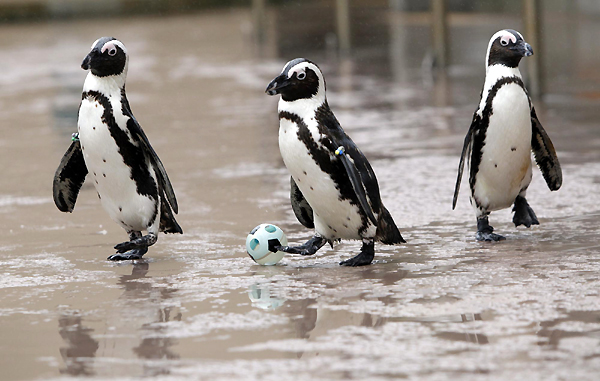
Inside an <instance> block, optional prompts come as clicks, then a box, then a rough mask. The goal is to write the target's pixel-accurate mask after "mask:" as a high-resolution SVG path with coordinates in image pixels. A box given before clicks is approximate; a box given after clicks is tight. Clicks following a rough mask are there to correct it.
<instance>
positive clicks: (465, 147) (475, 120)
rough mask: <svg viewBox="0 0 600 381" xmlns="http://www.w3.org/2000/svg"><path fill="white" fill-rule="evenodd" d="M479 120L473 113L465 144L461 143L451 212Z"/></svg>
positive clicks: (454, 205)
mask: <svg viewBox="0 0 600 381" xmlns="http://www.w3.org/2000/svg"><path fill="white" fill-rule="evenodd" d="M480 120H481V119H480V118H479V116H478V115H477V113H475V115H474V116H473V121H472V122H471V126H470V127H469V131H467V136H465V142H464V143H463V148H462V153H461V154H460V162H459V163H458V175H457V176H456V185H455V186H454V198H453V199H452V210H454V208H456V201H457V200H458V192H459V191H460V182H461V181H462V175H463V170H464V168H465V159H466V158H467V156H468V155H469V152H470V151H471V149H470V148H471V143H472V142H473V134H474V133H475V131H476V130H477V128H478V127H479V121H480Z"/></svg>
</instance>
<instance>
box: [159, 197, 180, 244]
mask: <svg viewBox="0 0 600 381" xmlns="http://www.w3.org/2000/svg"><path fill="white" fill-rule="evenodd" d="M160 198H161V200H160V201H161V202H160V227H159V230H160V231H161V232H164V233H173V234H176V233H178V234H183V229H181V226H179V224H178V223H177V221H176V220H175V216H174V215H173V211H172V210H171V206H170V205H169V203H168V202H167V200H166V199H165V197H164V195H163V194H161V196H160Z"/></svg>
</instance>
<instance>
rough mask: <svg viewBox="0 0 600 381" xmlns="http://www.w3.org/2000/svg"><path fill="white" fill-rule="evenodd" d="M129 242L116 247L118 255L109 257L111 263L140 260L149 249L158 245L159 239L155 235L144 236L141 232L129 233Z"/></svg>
mask: <svg viewBox="0 0 600 381" xmlns="http://www.w3.org/2000/svg"><path fill="white" fill-rule="evenodd" d="M129 239H130V240H129V241H126V242H121V243H119V244H117V245H115V250H117V253H116V254H113V255H111V256H109V257H108V258H107V259H108V260H109V261H127V260H130V259H140V258H142V256H143V255H144V254H146V253H147V252H148V247H149V246H152V245H154V244H155V243H156V241H157V239H158V237H157V236H156V234H154V233H148V235H145V236H142V234H141V233H140V232H131V233H129Z"/></svg>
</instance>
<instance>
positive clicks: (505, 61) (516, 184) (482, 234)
mask: <svg viewBox="0 0 600 381" xmlns="http://www.w3.org/2000/svg"><path fill="white" fill-rule="evenodd" d="M532 54H533V49H532V48H531V46H530V45H529V44H528V43H527V42H525V40H524V39H523V36H522V35H521V34H520V33H519V32H517V31H515V30H512V29H507V30H501V31H499V32H497V33H496V34H494V35H493V36H492V38H491V39H490V42H489V44H488V50H487V59H486V76H485V83H484V85H483V90H482V92H481V100H480V102H479V107H478V108H477V111H475V114H474V115H473V121H472V122H471V126H470V127H469V130H468V132H467V136H466V137H465V140H464V145H463V149H462V154H461V158H460V162H459V166H458V176H457V179H456V187H455V190H454V199H453V201H452V209H454V208H455V207H456V201H457V198H458V192H459V189H460V183H461V179H462V174H463V168H464V164H465V162H467V166H468V172H469V188H470V191H471V192H470V201H471V205H472V206H473V208H474V209H475V214H476V217H477V235H476V239H477V240H478V241H500V240H504V239H505V237H503V236H501V235H499V234H496V233H494V232H493V231H494V229H493V227H492V226H490V224H489V222H488V216H489V214H490V212H492V211H495V210H499V209H505V208H508V207H510V206H511V205H512V206H513V212H514V213H515V214H514V216H513V223H514V224H515V226H519V225H524V226H526V227H530V226H531V225H538V224H539V221H538V219H537V216H536V215H535V212H534V211H533V209H532V208H531V206H530V205H529V203H528V202H527V199H526V198H525V195H526V192H527V188H528V187H529V184H530V183H531V179H532V160H531V153H532V152H533V155H534V157H535V160H536V162H537V165H538V167H539V168H540V170H541V172H542V175H543V176H544V179H545V180H546V184H547V185H548V188H550V190H551V191H556V190H558V189H559V188H560V187H561V185H562V170H561V167H560V163H559V162H558V157H557V156H556V151H555V149H554V145H553V144H552V141H551V140H550V137H549V136H548V134H547V133H546V131H545V130H544V128H543V127H542V124H541V123H540V121H539V119H538V117H537V115H536V113H535V108H534V107H533V104H532V103H531V99H530V98H529V95H528V93H527V89H526V88H525V85H524V84H523V80H522V78H521V73H520V71H519V62H520V61H521V58H523V57H527V56H531V55H532Z"/></svg>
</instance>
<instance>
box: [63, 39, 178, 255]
mask: <svg viewBox="0 0 600 381" xmlns="http://www.w3.org/2000/svg"><path fill="white" fill-rule="evenodd" d="M128 62H129V56H128V54H127V49H126V48H125V45H123V43H122V42H121V41H119V40H117V39H115V38H113V37H102V38H100V39H98V40H96V41H95V42H94V44H93V45H92V49H91V51H90V53H89V54H88V55H87V56H86V57H85V59H84V60H83V63H82V64H81V68H82V69H84V70H90V72H89V73H88V75H87V77H86V79H85V83H84V85H83V94H82V97H81V99H82V100H81V105H80V107H79V117H78V121H77V130H78V133H77V134H74V136H73V143H72V144H71V146H70V147H69V149H68V150H67V152H66V153H65V155H64V157H63V158H62V160H61V162H60V165H59V167H58V169H57V170H56V174H55V176H54V184H53V195H54V203H55V204H56V206H57V207H58V209H59V210H60V211H62V212H72V211H73V208H74V207H75V202H76V201H77V195H78V193H79V190H80V188H81V186H82V185H83V182H84V180H85V177H86V175H87V174H88V173H90V174H92V176H93V178H94V186H95V187H96V191H97V192H98V197H99V198H100V201H101V203H102V206H103V207H104V209H105V210H106V211H107V212H108V214H109V215H110V217H111V218H112V219H113V220H114V221H115V222H116V223H118V224H119V225H120V226H121V227H122V228H123V229H125V230H126V231H127V233H128V234H129V239H130V240H129V241H127V242H123V243H120V244H118V245H116V246H115V249H116V250H117V253H116V254H114V255H111V256H110V257H108V259H109V260H114V261H118V260H128V259H140V258H142V256H143V255H144V254H145V253H146V252H147V251H148V246H152V245H153V244H154V243H155V242H156V240H157V239H158V232H159V231H163V232H165V233H179V234H182V233H183V231H182V229H181V227H180V226H179V224H178V223H177V221H176V220H175V217H174V216H173V212H175V213H177V211H178V206H177V199H176V198H175V192H174V191H173V187H172V186H171V182H170V181H169V177H168V176H167V172H166V171H165V168H164V167H163V164H162V162H161V161H160V159H159V158H158V155H157V154H156V152H154V149H153V148H152V146H151V145H150V142H149V141H148V138H147V137H146V134H145V133H144V131H143V130H142V128H141V127H140V125H139V124H138V122H137V120H136V119H135V117H134V116H133V114H132V112H131V108H130V107H129V102H128V101H127V96H126V95H125V78H126V76H127V67H128ZM142 231H147V232H148V234H147V235H145V236H142V233H141V232H142Z"/></svg>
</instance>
